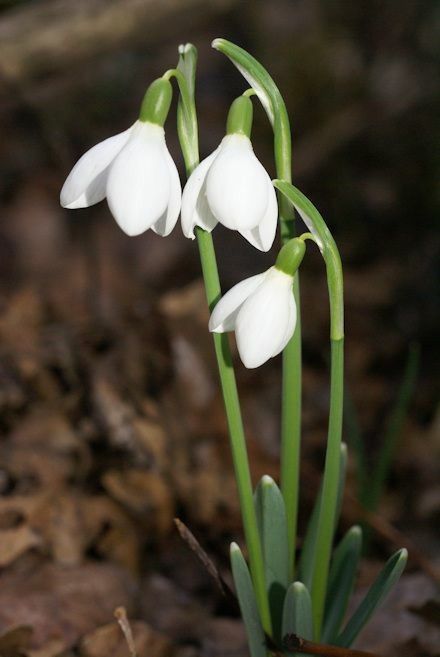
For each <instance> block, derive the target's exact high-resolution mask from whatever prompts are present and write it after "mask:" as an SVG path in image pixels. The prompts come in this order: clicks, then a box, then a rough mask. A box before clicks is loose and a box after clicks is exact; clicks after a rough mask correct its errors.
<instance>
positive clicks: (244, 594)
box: [231, 543, 267, 657]
mask: <svg viewBox="0 0 440 657" xmlns="http://www.w3.org/2000/svg"><path fill="white" fill-rule="evenodd" d="M231 567H232V575H233V577H234V584H235V590H236V592H237V597H238V602H239V605H240V610H241V615H242V617H243V622H244V624H245V627H246V634H247V638H248V643H249V651H250V653H251V657H267V649H266V639H265V636H264V631H263V627H262V625H261V621H260V615H259V613H258V606H257V601H256V599H255V593H254V588H253V586H252V580H251V576H250V573H249V568H248V566H247V563H246V561H245V558H244V557H243V554H242V552H241V550H240V548H239V547H238V545H237V543H231Z"/></svg>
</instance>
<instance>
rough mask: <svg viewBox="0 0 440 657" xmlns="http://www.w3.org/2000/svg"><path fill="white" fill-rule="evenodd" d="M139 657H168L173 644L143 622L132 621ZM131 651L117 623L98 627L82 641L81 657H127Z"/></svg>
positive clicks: (134, 640)
mask: <svg viewBox="0 0 440 657" xmlns="http://www.w3.org/2000/svg"><path fill="white" fill-rule="evenodd" d="M130 627H131V631H132V634H133V642H134V648H135V650H136V654H137V657H168V656H169V655H170V654H171V643H170V641H169V639H167V638H166V637H165V636H164V635H163V634H160V633H159V632H156V631H155V630H153V629H152V628H151V627H150V626H149V625H147V623H144V622H143V621H130ZM129 654H130V653H129V649H128V646H127V643H126V640H125V637H124V635H123V634H122V632H121V630H120V628H119V627H118V625H117V624H116V623H110V624H108V625H103V626H102V627H98V628H97V629H96V630H93V631H92V632H89V633H88V634H87V635H86V636H85V637H84V638H83V639H82V641H81V644H80V655H81V657H127V656H128V655H129Z"/></svg>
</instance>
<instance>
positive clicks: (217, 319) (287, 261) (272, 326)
mask: <svg viewBox="0 0 440 657" xmlns="http://www.w3.org/2000/svg"><path fill="white" fill-rule="evenodd" d="M304 253H305V245H304V241H303V240H302V239H301V238H295V239H293V240H290V241H289V242H288V243H287V244H286V245H285V246H284V247H283V248H282V249H281V251H280V253H279V255H278V258H277V261H276V264H275V265H274V266H273V267H270V269H268V270H267V271H265V272H263V273H262V274H257V275H256V276H251V277H250V278H246V279H245V280H244V281H241V283H238V284H237V285H235V286H234V287H233V288H231V289H230V290H229V292H227V293H226V294H225V295H224V296H223V297H222V298H221V299H220V301H219V302H218V303H217V305H216V306H215V308H214V310H213V312H212V314H211V318H210V320H209V330H210V331H212V332H214V333H226V332H227V331H235V337H236V340H237V347H238V351H239V354H240V357H241V360H242V361H243V363H244V365H245V366H246V367H248V368H254V367H259V366H260V365H262V364H263V363H265V362H266V361H267V360H269V358H273V356H277V354H279V353H281V351H283V349H284V347H285V346H286V345H287V343H288V342H289V340H290V338H291V337H292V335H293V332H294V330H295V325H296V304H295V299H294V296H293V289H292V284H293V277H294V274H295V272H296V270H297V269H298V267H299V264H300V263H301V261H302V258H303V256H304Z"/></svg>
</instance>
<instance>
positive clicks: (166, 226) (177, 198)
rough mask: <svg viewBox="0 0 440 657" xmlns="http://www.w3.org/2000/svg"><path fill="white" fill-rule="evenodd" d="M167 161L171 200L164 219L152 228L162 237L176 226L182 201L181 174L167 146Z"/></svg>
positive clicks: (163, 216)
mask: <svg viewBox="0 0 440 657" xmlns="http://www.w3.org/2000/svg"><path fill="white" fill-rule="evenodd" d="M165 159H166V161H167V163H168V172H169V176H170V200H169V202H168V208H167V209H166V211H165V212H164V214H163V215H162V217H161V218H160V219H159V220H158V221H156V223H154V224H153V225H152V227H151V228H152V229H153V230H154V232H155V233H157V234H158V235H162V237H166V236H167V235H169V234H170V233H171V231H172V230H173V228H174V226H175V225H176V222H177V219H178V218H179V212H180V205H181V201H182V187H181V185H180V178H179V172H178V171H177V167H176V165H175V164H174V160H173V158H172V157H171V155H170V153H169V150H168V148H167V147H166V146H165Z"/></svg>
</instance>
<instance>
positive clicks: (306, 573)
mask: <svg viewBox="0 0 440 657" xmlns="http://www.w3.org/2000/svg"><path fill="white" fill-rule="evenodd" d="M340 458H341V463H340V468H339V486H338V502H337V513H336V518H335V529H336V526H337V524H338V522H339V514H340V511H341V505H342V499H343V494H344V488H345V477H346V472H347V446H346V445H345V444H344V443H342V444H341V456H340ZM321 497H322V485H321V487H320V489H319V492H318V495H317V496H316V501H315V505H314V507H313V510H312V514H311V516H310V520H309V523H308V525H307V530H306V534H305V536H304V541H303V546H302V550H301V558H300V561H299V577H298V579H299V580H301V582H303V584H305V586H306V587H307V589H308V590H310V587H311V585H312V579H313V568H314V564H315V558H316V554H315V551H316V536H317V532H318V519H319V509H320V507H321Z"/></svg>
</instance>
